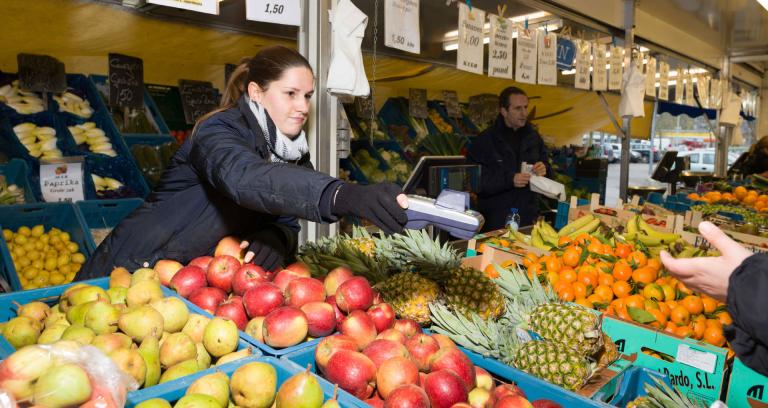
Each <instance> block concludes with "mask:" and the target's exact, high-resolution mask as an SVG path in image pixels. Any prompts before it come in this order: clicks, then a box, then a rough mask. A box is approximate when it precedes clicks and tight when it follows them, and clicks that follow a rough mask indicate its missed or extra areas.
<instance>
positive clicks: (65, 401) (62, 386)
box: [34, 363, 92, 408]
mask: <svg viewBox="0 0 768 408" xmlns="http://www.w3.org/2000/svg"><path fill="white" fill-rule="evenodd" d="M91 391H92V388H91V381H90V380H89V379H88V374H87V373H86V372H85V370H84V369H83V368H81V367H80V366H79V365H77V364H74V363H68V364H62V365H59V366H54V367H52V368H51V369H50V370H48V372H46V373H45V374H43V375H42V376H40V378H39V379H38V380H37V382H36V383H35V391H34V401H35V405H39V406H42V407H50V408H59V407H68V406H78V405H80V404H83V403H84V402H86V401H88V399H90V398H91Z"/></svg>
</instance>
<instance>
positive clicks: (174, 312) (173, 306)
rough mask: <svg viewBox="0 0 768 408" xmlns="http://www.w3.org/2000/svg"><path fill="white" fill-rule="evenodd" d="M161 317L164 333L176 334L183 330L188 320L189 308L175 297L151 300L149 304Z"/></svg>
mask: <svg viewBox="0 0 768 408" xmlns="http://www.w3.org/2000/svg"><path fill="white" fill-rule="evenodd" d="M149 305H150V306H152V307H153V308H155V310H157V311H158V312H160V314H161V315H163V321H164V322H165V323H164V326H163V327H164V328H165V331H167V332H169V333H176V332H178V331H181V329H183V328H184V325H186V324H187V320H189V308H188V307H187V305H186V303H184V301H183V300H181V299H179V298H177V297H170V296H169V297H166V298H162V299H156V300H153V301H152V302H151V303H150V304H149Z"/></svg>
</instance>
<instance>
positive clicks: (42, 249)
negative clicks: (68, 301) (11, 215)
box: [3, 224, 85, 290]
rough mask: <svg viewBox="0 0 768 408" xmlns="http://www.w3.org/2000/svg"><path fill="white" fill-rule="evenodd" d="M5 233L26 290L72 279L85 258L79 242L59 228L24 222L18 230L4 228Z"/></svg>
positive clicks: (20, 279) (67, 281)
mask: <svg viewBox="0 0 768 408" xmlns="http://www.w3.org/2000/svg"><path fill="white" fill-rule="evenodd" d="M3 237H4V238H5V241H6V242H7V243H8V250H9V251H10V252H11V259H13V265H14V266H15V267H16V271H17V273H18V274H19V281H20V283H21V287H22V289H24V290H27V289H36V288H42V287H46V286H52V285H61V284H63V283H69V282H72V280H73V279H74V278H75V274H76V273H77V271H79V270H80V267H81V266H82V265H83V263H84V262H85V255H83V254H82V253H81V252H79V250H80V248H79V247H78V245H77V243H75V242H72V241H71V240H70V236H69V233H68V232H66V231H62V230H60V229H58V228H51V230H50V231H48V232H45V227H44V226H43V225H40V224H38V225H35V226H34V227H32V228H29V227H27V226H22V227H19V229H18V230H17V231H16V232H13V231H11V230H9V229H4V230H3Z"/></svg>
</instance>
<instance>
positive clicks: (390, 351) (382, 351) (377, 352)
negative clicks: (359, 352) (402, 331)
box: [363, 340, 410, 368]
mask: <svg viewBox="0 0 768 408" xmlns="http://www.w3.org/2000/svg"><path fill="white" fill-rule="evenodd" d="M363 354H365V355H366V356H368V358H370V359H371V361H373V364H376V367H377V368H378V367H381V364H382V363H384V362H385V361H387V360H389V359H391V358H394V357H404V358H409V357H410V356H409V355H408V350H406V349H405V346H403V345H402V344H400V343H398V342H396V341H393V340H374V341H372V342H371V344H369V345H367V346H366V347H365V348H364V349H363Z"/></svg>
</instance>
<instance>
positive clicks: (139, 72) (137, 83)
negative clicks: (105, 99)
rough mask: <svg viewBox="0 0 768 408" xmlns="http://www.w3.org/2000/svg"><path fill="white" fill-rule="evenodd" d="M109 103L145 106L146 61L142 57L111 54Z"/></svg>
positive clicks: (127, 106)
mask: <svg viewBox="0 0 768 408" xmlns="http://www.w3.org/2000/svg"><path fill="white" fill-rule="evenodd" d="M108 59H109V104H110V105H111V106H119V107H125V108H134V109H143V108H144V62H143V61H142V60H141V58H136V57H129V56H127V55H121V54H109V57H108Z"/></svg>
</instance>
